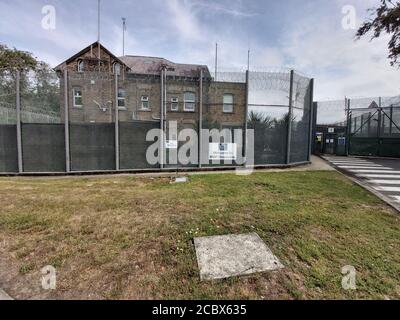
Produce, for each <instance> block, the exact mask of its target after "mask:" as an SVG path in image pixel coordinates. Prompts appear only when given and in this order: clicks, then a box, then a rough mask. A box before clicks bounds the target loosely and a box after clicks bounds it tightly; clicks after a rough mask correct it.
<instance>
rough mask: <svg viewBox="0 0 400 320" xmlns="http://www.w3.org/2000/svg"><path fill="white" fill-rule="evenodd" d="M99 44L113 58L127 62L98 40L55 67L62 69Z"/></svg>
mask: <svg viewBox="0 0 400 320" xmlns="http://www.w3.org/2000/svg"><path fill="white" fill-rule="evenodd" d="M97 45H100V48H101V49H103V50H104V51H105V52H106V53H107V54H109V55H110V56H111V57H112V58H113V59H115V60H117V61H118V62H119V63H121V64H125V63H124V62H123V61H121V60H120V59H119V58H118V57H117V56H115V55H114V54H113V53H112V52H111V51H110V50H108V49H107V48H106V47H104V46H103V45H102V44H101V43H100V42H98V41H96V42H93V43H92V44H90V45H89V46H87V47H86V48H84V49H82V50H81V51H79V52H78V53H76V54H74V55H73V56H72V57H70V58H68V59H67V60H65V61H64V62H62V63H60V64H59V65H58V66H57V67H55V68H54V69H55V70H62V69H63V66H64V65H65V64H68V63H70V62H72V61H74V60H75V59H77V58H79V57H80V56H82V55H84V54H85V53H86V52H88V51H89V50H91V49H92V48H94V47H97Z"/></svg>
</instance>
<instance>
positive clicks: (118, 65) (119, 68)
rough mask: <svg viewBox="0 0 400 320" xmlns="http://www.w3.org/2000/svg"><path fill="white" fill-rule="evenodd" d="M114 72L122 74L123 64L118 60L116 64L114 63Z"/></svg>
mask: <svg viewBox="0 0 400 320" xmlns="http://www.w3.org/2000/svg"><path fill="white" fill-rule="evenodd" d="M113 72H114V74H116V75H120V74H121V65H120V64H119V63H118V62H114V64H113Z"/></svg>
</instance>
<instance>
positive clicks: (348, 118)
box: [346, 99, 352, 157]
mask: <svg viewBox="0 0 400 320" xmlns="http://www.w3.org/2000/svg"><path fill="white" fill-rule="evenodd" d="M346 104H347V106H346V108H347V132H346V140H347V141H346V156H347V157H348V156H349V155H350V137H351V121H352V119H351V113H350V105H351V100H350V99H347V101H346Z"/></svg>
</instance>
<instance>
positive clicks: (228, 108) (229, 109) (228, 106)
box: [222, 93, 234, 113]
mask: <svg viewBox="0 0 400 320" xmlns="http://www.w3.org/2000/svg"><path fill="white" fill-rule="evenodd" d="M225 97H231V98H232V102H230V103H227V102H225ZM222 99H223V100H222V104H223V107H222V111H223V113H233V106H234V96H233V94H232V93H225V94H224V96H223V98H222Z"/></svg>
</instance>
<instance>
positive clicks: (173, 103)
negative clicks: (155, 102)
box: [171, 98, 179, 111]
mask: <svg viewBox="0 0 400 320" xmlns="http://www.w3.org/2000/svg"><path fill="white" fill-rule="evenodd" d="M171 111H179V99H178V98H171Z"/></svg>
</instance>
